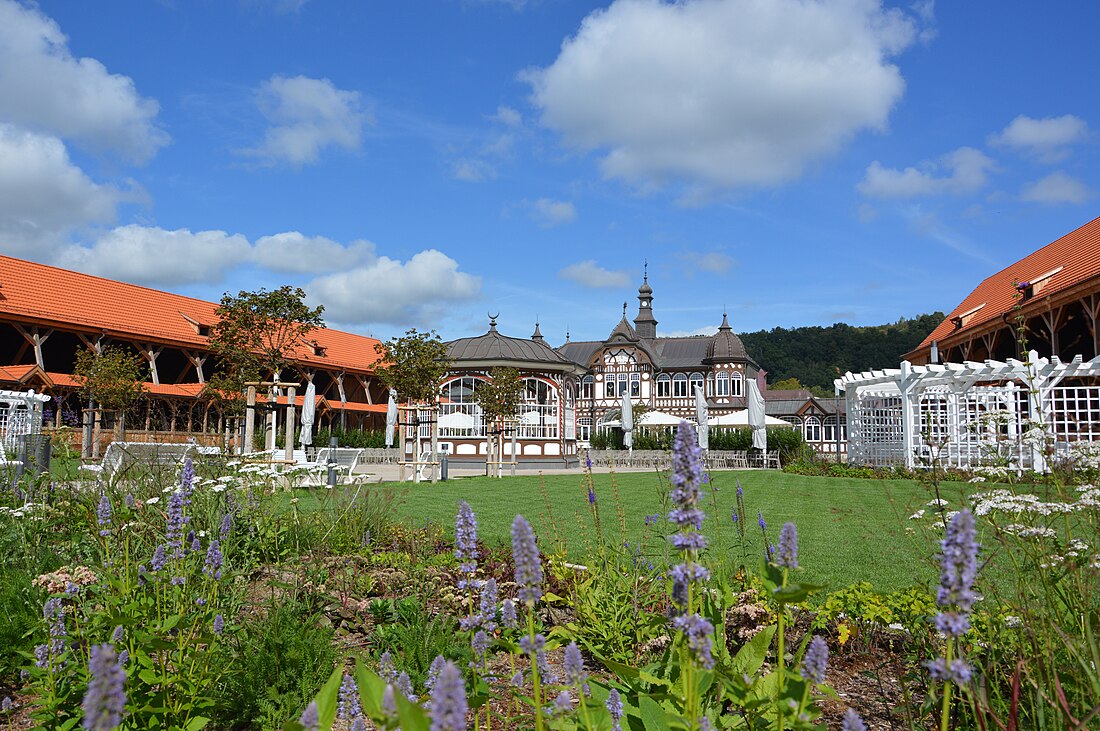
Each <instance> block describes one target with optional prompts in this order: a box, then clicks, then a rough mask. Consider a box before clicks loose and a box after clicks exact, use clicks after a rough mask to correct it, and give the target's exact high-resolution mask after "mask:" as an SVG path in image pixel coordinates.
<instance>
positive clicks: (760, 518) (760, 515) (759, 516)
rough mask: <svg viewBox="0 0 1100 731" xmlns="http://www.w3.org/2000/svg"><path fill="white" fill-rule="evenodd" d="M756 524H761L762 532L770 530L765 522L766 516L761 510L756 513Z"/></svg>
mask: <svg viewBox="0 0 1100 731" xmlns="http://www.w3.org/2000/svg"><path fill="white" fill-rule="evenodd" d="M756 522H757V523H759V524H760V530H767V529H768V524H767V523H765V522H764V514H763V513H761V512H760V511H759V510H757V511H756Z"/></svg>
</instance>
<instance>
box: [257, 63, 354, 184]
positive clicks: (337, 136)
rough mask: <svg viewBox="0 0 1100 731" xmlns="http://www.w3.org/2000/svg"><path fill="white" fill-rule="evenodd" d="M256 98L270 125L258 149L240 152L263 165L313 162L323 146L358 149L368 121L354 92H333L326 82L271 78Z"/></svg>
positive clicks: (283, 77) (305, 78) (263, 85)
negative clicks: (258, 160) (364, 126)
mask: <svg viewBox="0 0 1100 731" xmlns="http://www.w3.org/2000/svg"><path fill="white" fill-rule="evenodd" d="M256 100H257V103H258V104H259V106H260V111H261V112H262V113H263V115H264V116H265V117H266V118H267V120H268V121H269V122H271V126H270V127H269V128H268V130H267V133H266V134H265V136H264V141H263V143H262V144H261V145H260V146H259V147H257V148H253V149H248V150H241V154H244V155H249V156H253V157H256V158H259V159H260V160H261V161H262V162H264V163H265V164H269V165H274V164H277V163H282V162H285V163H290V164H291V165H296V166H300V165H304V164H307V163H314V162H316V161H317V159H318V157H320V155H321V152H322V151H323V150H324V149H325V148H327V147H342V148H344V149H347V150H355V149H358V147H359V144H360V142H361V139H362V132H363V125H364V124H365V123H367V122H368V121H369V120H370V116H369V114H367V113H366V112H365V111H364V110H363V109H362V100H361V97H360V94H359V92H357V91H344V90H342V89H337V88H336V87H335V86H334V85H333V83H332V82H331V81H329V80H328V79H311V78H308V77H306V76H294V77H289V78H288V77H286V76H278V75H276V76H272V77H271V78H270V79H268V80H267V81H265V82H264V83H263V84H262V85H261V86H260V89H259V91H258V92H257V94H256Z"/></svg>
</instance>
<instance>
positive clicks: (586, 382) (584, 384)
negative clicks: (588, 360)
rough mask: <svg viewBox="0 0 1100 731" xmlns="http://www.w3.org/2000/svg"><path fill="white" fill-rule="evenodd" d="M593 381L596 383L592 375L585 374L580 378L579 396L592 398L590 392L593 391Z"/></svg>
mask: <svg viewBox="0 0 1100 731" xmlns="http://www.w3.org/2000/svg"><path fill="white" fill-rule="evenodd" d="M595 383H596V379H594V378H593V377H592V376H585V377H584V378H582V379H581V398H582V399H590V398H592V393H593V388H592V387H593V386H594V385H595Z"/></svg>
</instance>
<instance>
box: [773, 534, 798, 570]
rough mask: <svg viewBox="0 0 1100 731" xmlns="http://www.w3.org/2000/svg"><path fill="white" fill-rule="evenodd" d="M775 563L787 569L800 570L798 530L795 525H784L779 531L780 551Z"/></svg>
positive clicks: (777, 552) (777, 553)
mask: <svg viewBox="0 0 1100 731" xmlns="http://www.w3.org/2000/svg"><path fill="white" fill-rule="evenodd" d="M775 563H776V565H777V566H781V567H783V568H786V569H797V568H798V530H797V529H796V528H795V526H794V523H784V524H783V527H782V528H781V529H780V530H779V549H778V550H777V551H776V557H775Z"/></svg>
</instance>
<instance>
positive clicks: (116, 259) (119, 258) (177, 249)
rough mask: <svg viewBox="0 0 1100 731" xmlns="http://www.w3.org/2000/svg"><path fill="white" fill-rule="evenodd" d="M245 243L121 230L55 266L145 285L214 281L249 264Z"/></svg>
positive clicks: (65, 255) (200, 234) (217, 235)
mask: <svg viewBox="0 0 1100 731" xmlns="http://www.w3.org/2000/svg"><path fill="white" fill-rule="evenodd" d="M251 252H252V249H251V247H250V246H249V243H248V239H246V238H245V237H244V236H242V235H240V234H228V233H226V232H225V231H195V232H192V231H190V230H188V229H185V228H181V229H176V230H175V231H168V230H165V229H163V228H158V227H150V226H139V225H137V224H131V225H129V226H119V227H117V228H115V229H113V230H111V231H110V232H108V233H107V234H105V235H104V236H102V237H100V238H99V239H98V240H96V241H95V242H94V243H93V244H92V245H91V246H78V245H72V246H69V247H68V248H67V249H65V250H64V251H62V252H61V253H60V255H59V256H58V260H57V263H58V264H59V265H60V266H63V267H66V268H69V269H77V270H79V271H82V272H87V273H89V274H95V275H98V276H102V277H110V278H111V279H121V280H124V281H127V282H136V283H138V284H148V285H158V286H159V285H172V284H187V283H191V282H209V281H217V280H219V279H221V278H222V275H223V274H224V273H225V271H226V270H227V269H230V268H232V267H234V266H236V265H238V264H240V263H241V262H244V261H247V260H248V259H249V258H250V256H251Z"/></svg>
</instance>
